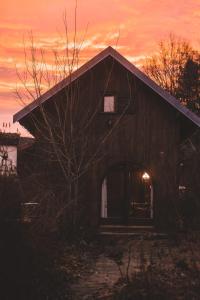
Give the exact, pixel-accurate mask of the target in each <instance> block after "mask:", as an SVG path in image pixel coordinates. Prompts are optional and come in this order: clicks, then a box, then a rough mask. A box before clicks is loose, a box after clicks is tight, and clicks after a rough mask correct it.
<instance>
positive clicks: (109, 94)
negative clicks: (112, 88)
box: [101, 93, 117, 114]
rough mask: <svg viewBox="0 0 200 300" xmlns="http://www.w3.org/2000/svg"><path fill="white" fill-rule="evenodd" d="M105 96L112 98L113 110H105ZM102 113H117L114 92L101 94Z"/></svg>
mask: <svg viewBox="0 0 200 300" xmlns="http://www.w3.org/2000/svg"><path fill="white" fill-rule="evenodd" d="M105 97H113V98H114V110H113V111H105V110H104V107H105ZM101 112H102V113H103V114H116V113H117V97H116V95H115V93H108V94H105V95H103V104H102V111H101Z"/></svg>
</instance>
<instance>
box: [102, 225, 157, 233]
mask: <svg viewBox="0 0 200 300" xmlns="http://www.w3.org/2000/svg"><path fill="white" fill-rule="evenodd" d="M153 230H155V228H154V226H152V225H129V226H126V225H101V226H100V228H99V231H100V233H101V232H117V233H135V232H149V231H153Z"/></svg>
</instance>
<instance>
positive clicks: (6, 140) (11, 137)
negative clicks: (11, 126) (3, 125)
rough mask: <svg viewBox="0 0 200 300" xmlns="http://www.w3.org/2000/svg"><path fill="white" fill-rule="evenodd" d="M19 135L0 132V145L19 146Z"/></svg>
mask: <svg viewBox="0 0 200 300" xmlns="http://www.w3.org/2000/svg"><path fill="white" fill-rule="evenodd" d="M19 139H20V135H19V134H18V133H12V132H0V145H3V146H17V145H18V144H19Z"/></svg>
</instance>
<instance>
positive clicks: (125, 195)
mask: <svg viewBox="0 0 200 300" xmlns="http://www.w3.org/2000/svg"><path fill="white" fill-rule="evenodd" d="M101 219H102V222H103V223H105V224H124V225H125V224H127V225H128V224H142V223H143V224H147V223H148V221H150V220H152V219H153V187H152V183H151V178H150V176H149V174H148V173H147V172H145V171H142V170H138V169H134V168H131V167H128V166H127V165H123V166H122V165H121V166H116V167H115V168H112V169H111V170H110V171H109V172H108V174H107V176H106V177H105V178H104V181H103V184H102V201H101Z"/></svg>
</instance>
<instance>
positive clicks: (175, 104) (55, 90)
mask: <svg viewBox="0 0 200 300" xmlns="http://www.w3.org/2000/svg"><path fill="white" fill-rule="evenodd" d="M108 56H111V57H113V58H114V59H115V60H116V61H118V62H119V63H120V64H121V65H122V66H124V67H125V68H126V69H127V70H128V71H130V72H131V73H132V74H133V75H135V76H136V77H137V78H139V79H140V80H141V81H142V82H144V83H145V84H146V85H147V86H148V87H149V88H151V89H152V90H153V91H154V92H156V93H157V94H158V95H160V96H161V97H162V98H163V99H164V100H165V101H166V102H168V103H169V104H170V105H171V106H173V107H174V108H175V109H176V110H177V111H179V112H180V113H181V114H182V115H184V116H185V117H186V118H188V119H189V120H191V121H192V122H193V123H194V124H195V125H197V126H198V127H200V118H199V117H198V116H197V115H196V114H194V113H193V112H192V111H190V110H189V109H188V108H186V107H185V106H183V105H181V104H180V102H179V101H178V100H177V99H176V98H175V97H173V96H172V95H170V94H169V93H168V92H166V91H165V90H163V89H162V88H161V87H160V86H158V85H157V84H156V83H155V82H154V81H153V80H151V79H150V78H149V77H148V76H146V75H145V74H144V73H143V72H141V71H140V70H139V69H138V68H136V67H135V66H134V65H133V64H132V63H130V62H129V61H128V60H127V59H126V58H125V57H123V56H122V55H121V54H120V53H119V52H117V51H116V50H114V49H113V48H112V47H108V48H106V49H105V50H103V51H102V52H100V53H99V54H97V55H96V56H95V57H93V58H92V59H91V60H89V61H88V62H87V63H85V64H84V65H83V66H81V67H80V68H79V69H78V70H76V71H75V72H73V74H72V75H71V76H70V77H67V78H65V79H64V80H62V81H60V82H59V83H58V84H56V85H55V86H54V87H52V88H51V89H49V90H48V91H47V92H46V93H44V94H43V95H42V96H41V97H39V98H38V99H36V100H35V101H33V102H31V103H30V104H28V105H27V106H26V107H24V108H23V109H22V110H20V111H19V112H17V113H16V114H15V115H14V116H13V121H14V122H17V121H20V120H21V119H23V118H24V117H25V116H27V115H28V114H29V113H30V112H32V111H33V110H34V109H35V108H36V107H38V106H39V105H41V104H42V103H44V102H45V101H47V100H48V99H49V98H51V97H52V96H54V95H55V94H57V93H58V92H59V91H61V90H62V89H63V88H64V87H66V86H67V85H69V84H70V83H71V82H73V81H74V80H76V79H77V78H78V77H80V76H81V75H83V74H84V73H86V72H87V71H88V70H90V69H91V68H93V67H94V66H95V65H97V64H98V63H99V62H101V61H102V60H104V59H105V58H106V57H108Z"/></svg>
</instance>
